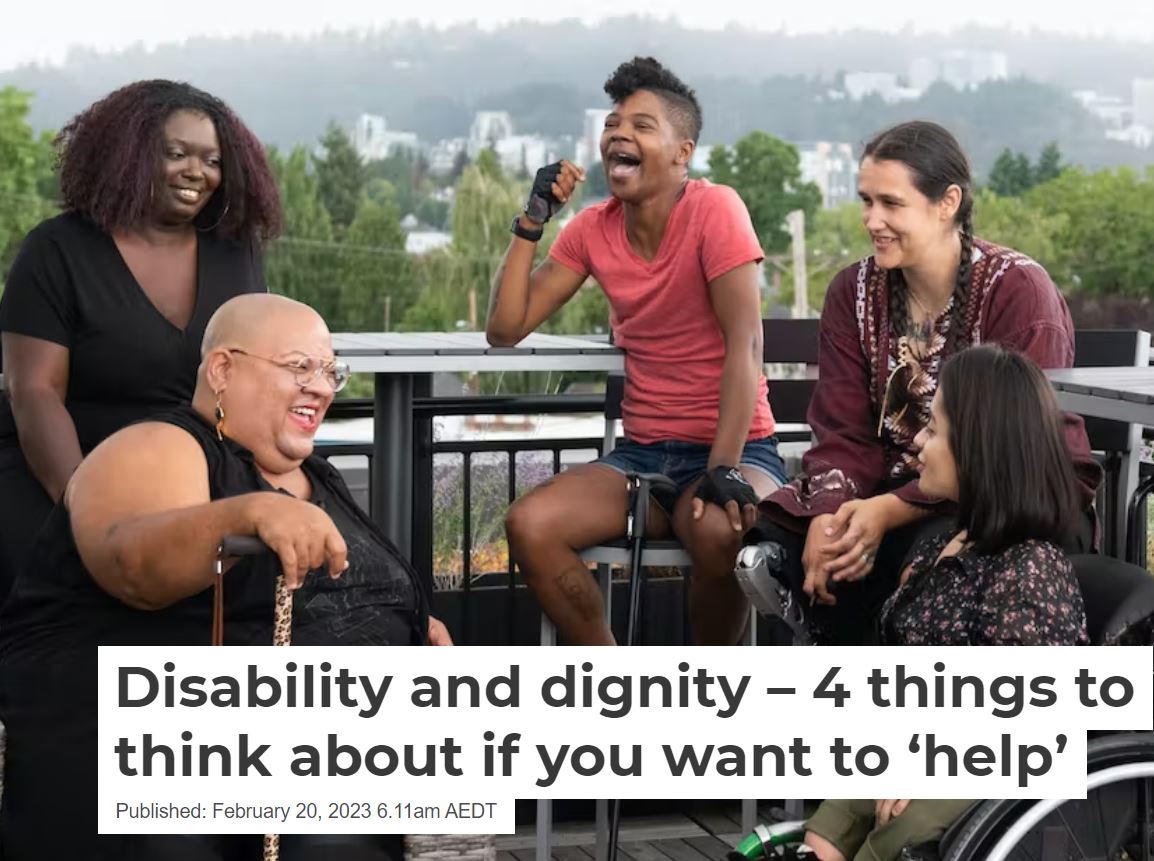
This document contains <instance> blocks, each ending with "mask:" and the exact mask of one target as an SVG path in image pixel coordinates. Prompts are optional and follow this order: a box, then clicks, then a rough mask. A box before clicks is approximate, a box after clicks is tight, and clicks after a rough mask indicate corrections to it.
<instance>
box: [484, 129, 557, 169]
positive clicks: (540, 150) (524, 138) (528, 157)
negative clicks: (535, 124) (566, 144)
mask: <svg viewBox="0 0 1154 861" xmlns="http://www.w3.org/2000/svg"><path fill="white" fill-rule="evenodd" d="M493 149H494V150H495V151H496V153H497V158H498V159H499V160H500V162H501V169H502V170H504V171H505V173H507V174H511V175H513V176H516V175H518V174H520V173H522V172H524V173H527V174H529V175H530V176H532V175H533V174H534V173H536V172H537V168H540V167H544V166H545V165H547V164H550V163H552V162H554V161H557V157H556V153H555V149H554V148H553V147H552V146H551V145H550V142H549V141H547V140H545V138H542V137H538V136H537V135H510V136H509V137H505V138H502V139H501V140H498V141H496V142H495V143H494V144H493Z"/></svg>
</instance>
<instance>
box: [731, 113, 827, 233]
mask: <svg viewBox="0 0 1154 861" xmlns="http://www.w3.org/2000/svg"><path fill="white" fill-rule="evenodd" d="M709 170H710V177H711V178H712V179H713V181H714V182H717V183H721V184H722V185H728V186H731V187H732V188H734V189H735V190H736V191H737V193H738V194H739V195H741V199H742V200H743V201H745V205H746V207H747V208H748V209H749V215H750V217H751V218H752V219H753V227H754V229H755V230H756V231H757V235H758V238H759V239H760V240H761V246H762V248H763V249H765V251H766V253H768V254H776V253H780V252H783V251H785V250H786V249H788V248H789V232H788V231H787V230H786V229H785V217H786V215H788V214H789V213H790V212H792V211H794V210H795V209H801V210H803V211H804V212H805V215H806V220H807V221H808V220H809V219H810V218H812V217H813V216H814V214H815V213H816V212H817V210H818V207H820V206H821V192H820V191H819V190H818V188H817V186H816V185H814V184H813V183H809V182H802V180H801V162H800V159H799V157H798V154H797V147H795V146H793V145H792V144H788V143H786V142H785V141H783V140H781V139H780V138H776V137H774V136H773V135H770V134H767V133H765V132H761V131H757V132H750V133H749V134H747V135H746V136H745V137H743V138H742V139H741V140H739V141H738V142H737V145H736V146H734V147H733V149H732V150H731V149H729V148H727V147H723V146H715V147H714V148H713V149H712V150H711V151H710V153H709Z"/></svg>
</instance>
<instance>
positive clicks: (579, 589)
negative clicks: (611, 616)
mask: <svg viewBox="0 0 1154 861" xmlns="http://www.w3.org/2000/svg"><path fill="white" fill-rule="evenodd" d="M591 586H592V583H591V580H590V574H589V569H588V568H585V567H584V566H573V567H572V568H565V569H563V570H562V571H561V572H560V573H559V574H558V575H557V588H558V590H560V592H561V594H562V595H564V596H565V597H566V598H567V599H569V603H570V604H571V605H572V607H573V609H574V610H576V611H577V612H578V613H579V614H580V615H581V616H583V617H585V618H590V617H593V616H597V615H599V614H600V610H601V608H600V607H598V606H597V601H596V600H594V597H593V596H594V595H595V594H596V593H595V590H593V589H591V588H590V587H591Z"/></svg>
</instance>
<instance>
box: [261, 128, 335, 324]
mask: <svg viewBox="0 0 1154 861" xmlns="http://www.w3.org/2000/svg"><path fill="white" fill-rule="evenodd" d="M268 155H269V164H270V166H271V167H272V171H273V175H274V176H275V177H276V180H277V185H278V186H279V188H280V194H281V209H282V213H283V219H284V235H283V236H282V237H281V238H280V239H278V240H276V242H274V243H273V244H272V245H271V246H270V247H269V248H268V250H267V251H266V253H265V277H266V279H267V281H268V285H269V289H270V290H272V291H273V292H274V293H281V294H283V295H285V296H289V297H291V298H293V299H296V300H297V301H300V302H304V303H305V304H307V305H310V306H312V307H313V308H314V309H316V311H317V313H318V314H320V315H321V316H322V317H324V318H325V319H326V320H328V321H329V323H330V325H335V322H334V321H335V320H336V318H337V315H338V314H339V310H340V293H339V290H338V289H337V286H336V284H335V282H334V280H333V272H334V271H335V268H336V266H337V263H338V261H339V259H340V258H339V253H338V250H337V245H336V244H335V243H334V242H333V223H332V218H330V216H329V211H328V210H327V209H326V208H325V206H324V204H323V203H321V199H320V188H319V183H318V181H317V177H316V176H315V175H314V174H312V173H311V172H310V171H309V155H308V152H307V151H306V150H305V148H304V147H299V146H298V147H296V148H295V149H294V150H293V151H292V153H290V154H289V156H288V158H285V157H283V156H282V155H281V154H280V153H279V152H277V150H275V149H270V150H269V154H268Z"/></svg>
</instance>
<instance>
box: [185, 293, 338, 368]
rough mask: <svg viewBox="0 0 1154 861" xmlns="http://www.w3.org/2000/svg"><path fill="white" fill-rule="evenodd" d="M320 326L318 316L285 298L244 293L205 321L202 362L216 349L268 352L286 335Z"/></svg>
mask: <svg viewBox="0 0 1154 861" xmlns="http://www.w3.org/2000/svg"><path fill="white" fill-rule="evenodd" d="M318 323H319V324H320V325H321V326H324V320H322V319H321V316H320V314H318V313H317V312H316V311H314V310H313V309H312V308H310V307H309V306H308V305H305V304H304V303H303V302H297V301H296V300H294V299H289V298H288V297H286V296H277V295H274V294H272V293H246V294H244V295H242V296H236V297H234V298H232V299H229V300H228V301H227V302H225V303H224V304H223V305H221V306H220V308H218V309H217V311H216V313H215V314H213V315H212V319H210V320H209V321H208V326H207V328H206V329H205V330H204V340H203V341H202V342H201V345H200V357H201V359H203V358H204V357H205V356H207V355H208V354H209V353H210V352H212V351H213V350H215V349H216V348H218V347H236V346H244V347H246V348H248V349H257V350H269V349H272V348H273V346H274V343H275V342H278V341H283V340H284V336H285V335H286V334H290V333H292V332H296V331H308V330H311V329H314V328H315V327H316V326H317V324H318Z"/></svg>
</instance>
